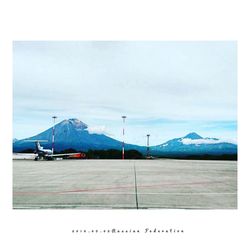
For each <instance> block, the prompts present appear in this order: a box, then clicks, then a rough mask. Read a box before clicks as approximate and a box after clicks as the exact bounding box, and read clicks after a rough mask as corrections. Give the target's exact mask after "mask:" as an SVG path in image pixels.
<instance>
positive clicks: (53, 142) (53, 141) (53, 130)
mask: <svg viewBox="0 0 250 250" xmlns="http://www.w3.org/2000/svg"><path fill="white" fill-rule="evenodd" d="M52 118H53V121H54V122H53V128H52V154H54V148H55V123H56V118H57V116H52Z"/></svg>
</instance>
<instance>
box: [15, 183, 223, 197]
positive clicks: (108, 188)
mask: <svg viewBox="0 0 250 250" xmlns="http://www.w3.org/2000/svg"><path fill="white" fill-rule="evenodd" d="M215 183H223V182H221V181H207V182H187V183H161V184H154V185H141V186H138V188H150V187H151V188H157V187H167V186H170V187H171V186H179V185H184V186H185V185H202V184H215ZM130 188H132V189H134V185H133V186H132V185H131V186H115V187H105V188H94V189H75V190H65V191H58V192H13V195H58V194H67V193H83V192H98V191H105V190H118V189H130Z"/></svg>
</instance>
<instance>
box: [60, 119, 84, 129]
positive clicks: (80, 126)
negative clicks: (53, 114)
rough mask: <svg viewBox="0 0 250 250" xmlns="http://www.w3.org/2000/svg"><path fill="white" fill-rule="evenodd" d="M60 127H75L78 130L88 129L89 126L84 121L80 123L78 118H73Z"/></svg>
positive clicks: (64, 121)
mask: <svg viewBox="0 0 250 250" xmlns="http://www.w3.org/2000/svg"><path fill="white" fill-rule="evenodd" d="M58 125H61V126H70V125H71V126H73V127H74V128H76V129H86V128H88V125H87V124H85V123H83V122H82V121H80V120H79V119H77V118H71V119H68V120H63V121H62V122H60V123H59V124H58Z"/></svg>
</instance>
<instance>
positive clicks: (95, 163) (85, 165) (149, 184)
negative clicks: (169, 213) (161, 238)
mask: <svg viewBox="0 0 250 250" xmlns="http://www.w3.org/2000/svg"><path fill="white" fill-rule="evenodd" d="M13 208H15V209H236V208H237V162H235V161H198V160H167V159H166V160H159V159H157V160H60V161H57V160H55V161H33V160H13Z"/></svg>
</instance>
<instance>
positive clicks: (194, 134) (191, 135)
mask: <svg viewBox="0 0 250 250" xmlns="http://www.w3.org/2000/svg"><path fill="white" fill-rule="evenodd" d="M183 138H188V139H192V140H196V139H202V137H201V136H200V135H198V134H197V133H195V132H192V133H189V134H187V135H186V136H184V137H183Z"/></svg>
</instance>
